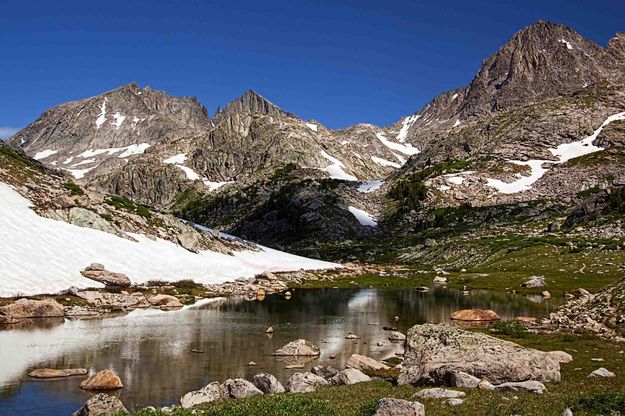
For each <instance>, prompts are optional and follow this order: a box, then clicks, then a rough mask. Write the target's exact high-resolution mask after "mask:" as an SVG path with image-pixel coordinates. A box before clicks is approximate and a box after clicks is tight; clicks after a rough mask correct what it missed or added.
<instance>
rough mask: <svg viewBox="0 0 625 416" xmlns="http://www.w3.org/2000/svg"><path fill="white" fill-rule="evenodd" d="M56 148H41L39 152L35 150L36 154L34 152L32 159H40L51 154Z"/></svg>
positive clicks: (55, 151) (54, 152)
mask: <svg viewBox="0 0 625 416" xmlns="http://www.w3.org/2000/svg"><path fill="white" fill-rule="evenodd" d="M58 152H59V151H58V150H51V149H48V150H42V151H41V152H37V154H35V156H33V159H35V160H41V159H45V158H47V157H50V156H52V155H53V154H56V153H58Z"/></svg>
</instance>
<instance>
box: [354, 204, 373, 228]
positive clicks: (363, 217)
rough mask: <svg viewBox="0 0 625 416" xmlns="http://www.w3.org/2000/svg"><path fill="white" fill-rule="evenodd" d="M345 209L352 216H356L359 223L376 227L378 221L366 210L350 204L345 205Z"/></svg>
mask: <svg viewBox="0 0 625 416" xmlns="http://www.w3.org/2000/svg"><path fill="white" fill-rule="evenodd" d="M347 209H348V210H349V212H351V213H352V214H353V215H354V217H356V220H358V222H359V223H360V224H361V225H364V226H366V227H376V226H377V225H378V221H377V220H376V219H375V217H374V216H373V215H371V214H369V213H368V212H367V211H364V210H362V209H358V208H356V207H352V206H351V205H350V206H349V207H347Z"/></svg>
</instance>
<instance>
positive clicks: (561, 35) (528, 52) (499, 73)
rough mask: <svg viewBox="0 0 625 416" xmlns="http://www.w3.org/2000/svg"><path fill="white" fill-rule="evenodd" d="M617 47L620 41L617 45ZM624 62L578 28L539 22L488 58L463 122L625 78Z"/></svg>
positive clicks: (473, 86) (471, 88) (467, 101)
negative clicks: (473, 117) (583, 34)
mask: <svg viewBox="0 0 625 416" xmlns="http://www.w3.org/2000/svg"><path fill="white" fill-rule="evenodd" d="M615 43H616V42H615ZM623 68H624V66H623V63H622V62H619V61H618V60H617V59H615V57H614V56H613V54H610V53H608V51H607V50H606V49H604V48H602V47H601V46H599V45H597V44H595V43H593V42H591V41H590V40H588V39H585V38H584V37H582V36H581V35H580V34H578V33H577V32H575V31H574V30H573V29H571V28H569V27H567V26H565V25H561V24H555V23H551V22H548V21H545V20H540V21H538V22H536V23H534V24H532V25H530V26H528V27H526V28H524V29H522V30H520V31H519V32H517V33H516V34H514V36H513V37H512V39H511V40H510V41H508V42H507V43H506V44H505V45H503V46H502V47H501V48H500V49H499V51H497V53H496V54H494V55H493V56H491V57H490V58H488V59H486V60H485V61H484V63H483V65H482V67H481V69H480V70H479V72H478V74H477V75H476V76H475V78H474V79H473V81H472V82H471V84H470V86H469V89H468V91H467V96H466V99H465V101H464V103H463V106H462V109H461V115H462V116H463V118H464V117H466V116H471V115H475V114H481V113H485V112H492V111H499V110H507V109H511V108H514V107H518V106H522V105H526V104H531V103H535V102H538V101H540V100H544V99H548V98H553V97H557V96H558V95H561V94H563V93H568V92H572V91H577V90H580V89H582V88H585V87H586V86H588V85H590V84H592V83H594V82H598V81H612V82H614V81H618V80H619V79H620V80H622V79H623V77H624V73H623V71H622V70H623Z"/></svg>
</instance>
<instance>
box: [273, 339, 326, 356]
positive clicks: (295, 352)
mask: <svg viewBox="0 0 625 416" xmlns="http://www.w3.org/2000/svg"><path fill="white" fill-rule="evenodd" d="M319 354H321V352H320V350H319V347H317V346H316V345H314V344H313V343H312V342H310V341H306V340H305V339H297V340H295V341H291V342H289V343H288V344H286V345H285V346H284V347H282V348H280V349H279V350H277V351H276V352H274V353H273V355H279V356H309V357H314V356H318V355H319Z"/></svg>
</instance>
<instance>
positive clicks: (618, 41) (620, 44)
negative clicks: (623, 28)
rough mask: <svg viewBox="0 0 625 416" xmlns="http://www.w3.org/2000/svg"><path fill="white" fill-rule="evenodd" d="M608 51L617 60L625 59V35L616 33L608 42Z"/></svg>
mask: <svg viewBox="0 0 625 416" xmlns="http://www.w3.org/2000/svg"><path fill="white" fill-rule="evenodd" d="M608 50H609V51H610V52H611V53H612V54H614V55H616V57H617V58H619V59H625V33H622V32H618V33H616V35H614V37H613V38H612V39H610V41H609V42H608Z"/></svg>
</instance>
